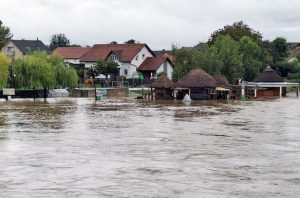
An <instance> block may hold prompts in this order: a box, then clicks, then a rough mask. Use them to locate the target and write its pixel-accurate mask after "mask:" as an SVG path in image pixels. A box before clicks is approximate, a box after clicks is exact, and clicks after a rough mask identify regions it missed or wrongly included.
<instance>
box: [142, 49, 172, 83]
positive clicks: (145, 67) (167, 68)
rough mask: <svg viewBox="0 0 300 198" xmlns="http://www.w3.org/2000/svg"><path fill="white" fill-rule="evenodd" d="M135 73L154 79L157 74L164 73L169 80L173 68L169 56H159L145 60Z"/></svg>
mask: <svg viewBox="0 0 300 198" xmlns="http://www.w3.org/2000/svg"><path fill="white" fill-rule="evenodd" d="M137 71H138V72H141V73H142V74H143V75H144V76H145V77H146V78H152V77H154V78H156V77H157V74H159V73H162V72H164V73H165V74H166V75H167V77H168V78H169V79H172V74H173V71H174V66H173V64H172V61H171V59H170V58H169V56H167V55H165V54H161V55H158V56H156V57H148V58H146V60H145V61H144V62H143V63H142V64H141V65H140V66H139V67H138V69H137Z"/></svg>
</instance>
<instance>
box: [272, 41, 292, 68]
mask: <svg viewBox="0 0 300 198" xmlns="http://www.w3.org/2000/svg"><path fill="white" fill-rule="evenodd" d="M271 51H272V55H273V63H274V64H277V63H279V62H283V61H285V59H286V58H287V57H288V56H289V46H288V43H287V41H286V40H285V39H284V38H282V37H277V38H276V39H274V40H273V41H272V43H271Z"/></svg>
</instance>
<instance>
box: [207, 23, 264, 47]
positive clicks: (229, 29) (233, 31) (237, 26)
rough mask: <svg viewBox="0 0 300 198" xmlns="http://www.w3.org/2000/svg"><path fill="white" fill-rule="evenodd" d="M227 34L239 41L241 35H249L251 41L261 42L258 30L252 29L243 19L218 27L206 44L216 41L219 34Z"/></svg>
mask: <svg viewBox="0 0 300 198" xmlns="http://www.w3.org/2000/svg"><path fill="white" fill-rule="evenodd" d="M221 35H223V36H225V35H229V36H230V37H231V38H232V39H233V40H235V41H237V42H238V41H240V39H241V38H242V37H243V36H248V37H250V38H251V39H252V40H253V41H255V42H256V43H258V44H260V43H261V42H262V35H261V33H259V32H258V31H255V30H253V29H252V28H250V27H249V26H248V25H247V24H245V23H244V22H243V21H239V22H235V23H233V24H232V25H226V26H224V27H223V28H222V29H219V30H217V31H215V32H213V33H212V35H211V37H210V39H209V40H208V44H209V45H212V44H214V43H215V42H216V40H217V38H218V37H219V36H221Z"/></svg>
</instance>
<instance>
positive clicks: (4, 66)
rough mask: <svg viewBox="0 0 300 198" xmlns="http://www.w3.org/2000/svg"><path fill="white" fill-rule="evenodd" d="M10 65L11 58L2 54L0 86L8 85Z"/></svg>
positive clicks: (0, 56) (0, 59) (0, 55)
mask: <svg viewBox="0 0 300 198" xmlns="http://www.w3.org/2000/svg"><path fill="white" fill-rule="evenodd" d="M8 67H9V59H8V58H7V57H6V56H5V55H4V54H0V88H3V87H4V86H5V85H6V82H7V79H8Z"/></svg>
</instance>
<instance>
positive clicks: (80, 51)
mask: <svg viewBox="0 0 300 198" xmlns="http://www.w3.org/2000/svg"><path fill="white" fill-rule="evenodd" d="M90 49H91V48H90V47H58V48H56V49H55V50H54V51H53V53H54V54H57V55H59V56H60V57H62V58H63V59H64V60H65V62H66V63H71V64H73V65H78V64H81V63H80V58H81V57H82V56H83V55H85V54H86V53H87V52H88V51H89V50H90Z"/></svg>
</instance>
